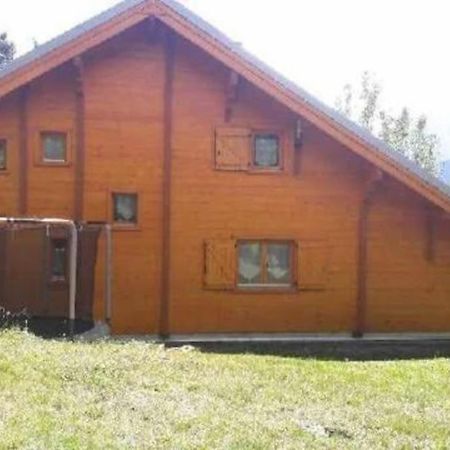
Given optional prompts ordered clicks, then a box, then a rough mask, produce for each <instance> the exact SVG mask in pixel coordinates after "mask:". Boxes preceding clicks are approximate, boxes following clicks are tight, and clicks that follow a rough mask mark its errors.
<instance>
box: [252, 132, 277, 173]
mask: <svg viewBox="0 0 450 450" xmlns="http://www.w3.org/2000/svg"><path fill="white" fill-rule="evenodd" d="M279 152H280V142H279V139H278V136H276V135H274V134H260V135H257V136H255V165H256V166H258V167H277V166H279V164H280V154H279Z"/></svg>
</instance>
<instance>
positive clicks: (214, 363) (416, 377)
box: [0, 331, 450, 449]
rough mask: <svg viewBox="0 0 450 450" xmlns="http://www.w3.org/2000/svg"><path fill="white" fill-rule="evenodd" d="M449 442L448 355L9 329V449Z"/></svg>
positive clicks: (5, 433) (0, 336)
mask: <svg viewBox="0 0 450 450" xmlns="http://www.w3.org/2000/svg"><path fill="white" fill-rule="evenodd" d="M14 448H20V449H22V448H25V449H27V448H29V449H60V448H64V449H65V448H67V449H78V448H86V449H87V448H89V449H96V448H98V449H108V448H139V449H142V448H162V449H165V448H170V449H172V448H173V449H194V448H195V449H199V448H200V449H210V448H223V449H268V448H271V449H272V448H280V449H289V448H292V449H298V448H307V449H310V448H338V449H342V448H357V449H362V448H370V449H373V448H402V449H403V448H441V449H447V448H450V362H449V360H447V359H434V360H419V361H387V362H345V361H319V360H314V359H303V358H294V357H282V356H258V355H251V354H241V355H236V354H234V355H232V354H228V355H227V354H218V353H202V352H200V351H198V350H193V349H190V348H179V349H165V348H164V347H163V346H160V345H154V344H149V343H143V342H133V343H121V342H115V341H109V342H108V341H106V342H101V343H95V344H85V343H69V342H61V341H44V340H41V339H39V338H36V337H34V336H31V335H27V334H24V333H20V332H16V331H13V332H3V333H0V449H14Z"/></svg>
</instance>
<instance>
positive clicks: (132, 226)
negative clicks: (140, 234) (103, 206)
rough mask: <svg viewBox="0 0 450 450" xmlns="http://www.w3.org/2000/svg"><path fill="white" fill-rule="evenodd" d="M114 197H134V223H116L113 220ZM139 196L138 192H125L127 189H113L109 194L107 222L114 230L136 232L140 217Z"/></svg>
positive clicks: (138, 227)
mask: <svg viewBox="0 0 450 450" xmlns="http://www.w3.org/2000/svg"><path fill="white" fill-rule="evenodd" d="M116 195H134V196H136V222H130V223H125V222H117V221H116V220H115V218H114V216H115V214H114V212H115V203H114V197H115V196H116ZM141 197H142V196H141V194H140V192H139V191H138V190H127V189H115V190H112V191H110V192H109V208H108V209H109V212H108V215H109V221H110V223H111V224H112V226H113V229H114V230H118V231H137V230H139V229H140V216H141V206H140V205H141V204H142V203H141V201H142V199H141Z"/></svg>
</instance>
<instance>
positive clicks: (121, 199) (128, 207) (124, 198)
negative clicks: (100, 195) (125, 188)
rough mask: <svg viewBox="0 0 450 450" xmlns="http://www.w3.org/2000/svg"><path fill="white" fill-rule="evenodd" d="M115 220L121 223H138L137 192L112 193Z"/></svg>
mask: <svg viewBox="0 0 450 450" xmlns="http://www.w3.org/2000/svg"><path fill="white" fill-rule="evenodd" d="M112 203H113V211H112V215H113V222H114V223H116V224H119V225H137V223H138V195H137V194H135V193H131V194H129V193H119V192H115V193H113V194H112Z"/></svg>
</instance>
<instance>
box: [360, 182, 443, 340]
mask: <svg viewBox="0 0 450 450" xmlns="http://www.w3.org/2000/svg"><path fill="white" fill-rule="evenodd" d="M426 214H427V210H426V204H425V203H424V201H423V200H421V199H419V198H418V197H417V196H416V195H414V194H412V193H411V192H410V191H408V190H406V189H405V188H404V187H402V186H400V185H399V184H398V183H394V182H390V183H388V184H387V185H386V186H385V188H384V189H383V190H382V191H380V193H379V194H378V195H377V196H376V199H375V201H374V206H373V210H372V212H371V213H370V218H369V248H368V257H369V258H368V275H369V276H368V305H367V325H368V330H369V331H374V332H375V331H383V332H387V331H442V332H443V331H447V332H448V331H450V221H449V220H446V221H444V219H442V218H437V223H436V242H435V245H436V249H435V250H436V255H435V258H434V260H428V258H427V241H428V236H427V234H428V233H429V230H428V227H427V221H426ZM439 254H441V255H443V256H442V259H440V258H439V256H438V255H439ZM445 255H449V256H445Z"/></svg>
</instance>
